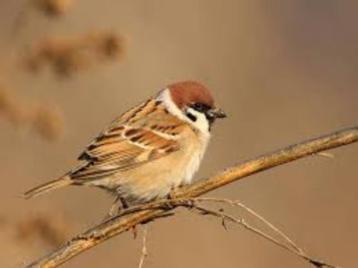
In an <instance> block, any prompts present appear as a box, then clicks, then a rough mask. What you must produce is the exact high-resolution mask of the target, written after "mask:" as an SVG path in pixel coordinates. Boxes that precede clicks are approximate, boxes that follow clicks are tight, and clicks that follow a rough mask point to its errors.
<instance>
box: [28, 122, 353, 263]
mask: <svg viewBox="0 0 358 268" xmlns="http://www.w3.org/2000/svg"><path fill="white" fill-rule="evenodd" d="M357 141H358V126H355V127H352V128H349V129H344V130H340V131H337V132H333V133H330V134H328V135H325V136H322V137H319V138H315V139H311V140H308V141H304V142H300V143H297V144H294V145H290V146H288V147H285V148H283V149H280V150H278V151H275V152H273V153H269V154H265V155H262V156H260V157H257V158H254V159H252V160H249V161H246V162H243V163H241V164H239V165H237V166H235V167H232V168H230V169H228V170H226V171H224V172H222V173H220V174H218V175H216V176H213V177H211V178H208V179H206V180H201V181H199V182H197V183H195V184H193V185H190V186H188V187H183V188H181V189H178V190H177V191H175V193H173V198H174V199H188V198H189V199H190V198H194V197H198V196H200V195H203V194H205V193H207V192H210V191H212V190H215V189H217V188H219V187H222V186H224V185H226V184H229V183H232V182H234V181H238V180H240V179H243V178H246V177H248V176H250V175H252V174H255V173H258V172H262V171H264V170H267V169H270V168H273V167H276V166H279V165H282V164H285V163H288V162H292V161H294V160H297V159H300V158H303V157H307V156H311V155H314V154H316V153H319V152H322V151H325V150H329V149H333V148H336V147H340V146H343V145H347V144H351V143H354V142H357ZM150 205H151V204H145V205H143V207H145V206H147V207H148V206H150ZM173 208H175V207H166V208H163V207H161V208H153V209H151V210H146V211H140V210H139V211H137V212H134V213H133V214H130V215H127V216H125V217H123V215H118V216H116V217H113V218H111V219H109V220H107V221H105V222H102V223H100V224H98V225H97V226H94V227H92V228H90V229H89V230H87V231H85V232H84V233H82V234H80V235H78V236H76V237H75V238H73V239H72V240H70V241H69V242H67V243H66V244H65V245H63V246H62V247H60V248H58V249H56V250H55V251H53V252H51V253H49V254H48V255H46V256H44V257H43V258H40V259H39V260H37V261H34V262H33V263H31V264H30V265H28V266H27V267H46V268H49V267H57V266H59V265H61V264H63V263H65V262H66V261H68V260H70V259H71V258H73V257H75V256H77V255H78V254H80V253H82V252H84V251H86V250H88V249H90V248H92V247H94V246H96V245H98V244H100V243H102V242H104V241H106V240H108V239H110V238H112V237H114V236H116V235H119V234H121V233H123V232H126V231H128V230H131V229H132V228H133V227H135V226H136V225H138V224H145V223H148V222H150V221H153V220H155V219H158V218H160V217H163V216H168V215H169V216H171V215H173V213H172V210H173ZM168 212H169V213H171V214H168ZM311 264H313V265H316V266H317V267H320V266H321V267H322V265H321V264H320V263H318V262H317V263H315V261H311Z"/></svg>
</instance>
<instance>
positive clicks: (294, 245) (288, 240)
mask: <svg viewBox="0 0 358 268" xmlns="http://www.w3.org/2000/svg"><path fill="white" fill-rule="evenodd" d="M194 200H195V201H198V202H205V201H211V202H219V203H226V204H229V205H232V206H237V207H240V208H242V209H244V210H245V211H247V212H248V213H249V214H251V215H252V216H253V217H255V218H257V219H258V220H259V221H261V222H262V223H264V224H265V225H266V226H268V227H269V228H270V229H271V230H273V231H274V232H275V233H277V234H278V235H280V236H281V237H282V238H283V239H284V240H285V241H286V242H287V243H288V244H289V245H290V246H291V247H292V248H294V249H295V250H296V251H297V252H301V253H303V250H302V249H301V248H299V247H298V246H297V244H296V243H294V242H293V241H292V239H290V238H289V237H288V236H287V235H286V234H285V233H284V232H282V231H281V230H280V229H279V228H277V227H276V226H275V225H273V224H272V223H271V222H270V221H269V220H267V219H265V218H264V217H263V216H261V215H260V214H258V213H257V212H256V211H254V210H253V209H251V208H249V207H247V206H246V205H245V204H243V203H242V202H240V201H237V200H230V199H226V198H213V197H197V198H195V199H194Z"/></svg>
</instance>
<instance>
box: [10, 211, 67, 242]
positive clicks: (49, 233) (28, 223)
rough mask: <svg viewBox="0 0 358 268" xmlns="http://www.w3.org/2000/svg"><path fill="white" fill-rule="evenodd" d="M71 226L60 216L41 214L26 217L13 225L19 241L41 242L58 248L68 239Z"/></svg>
mask: <svg viewBox="0 0 358 268" xmlns="http://www.w3.org/2000/svg"><path fill="white" fill-rule="evenodd" d="M70 231H71V225H70V224H68V222H67V221H66V220H65V219H64V217H63V216H62V215H58V214H53V213H41V214H36V215H32V216H30V217H27V218H26V219H24V220H22V221H19V222H18V223H17V224H16V225H15V232H16V237H17V238H18V239H19V240H20V241H24V242H33V241H36V240H41V241H42V242H44V243H46V244H47V245H49V246H52V247H54V246H59V245H60V244H62V243H64V242H65V241H66V239H68V237H69V233H70Z"/></svg>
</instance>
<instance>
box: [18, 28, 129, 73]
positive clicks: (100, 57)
mask: <svg viewBox="0 0 358 268" xmlns="http://www.w3.org/2000/svg"><path fill="white" fill-rule="evenodd" d="M123 51H124V41H123V38H122V37H120V36H118V35H117V34H115V33H112V32H95V33H88V34H85V35H82V36H74V37H56V36H55V37H50V38H47V39H44V40H41V41H39V42H38V43H37V44H35V45H34V46H33V47H32V49H31V50H30V52H29V56H28V57H26V58H25V63H26V66H27V67H28V69H29V70H31V71H38V70H39V69H41V68H42V67H43V66H45V65H50V67H51V68H52V69H53V71H54V72H55V73H56V74H58V75H60V76H70V75H71V74H73V73H75V72H77V71H80V70H84V69H87V68H89V67H91V66H94V65H96V64H97V63H101V62H104V61H106V60H114V61H116V60H120V59H121V56H122V55H123Z"/></svg>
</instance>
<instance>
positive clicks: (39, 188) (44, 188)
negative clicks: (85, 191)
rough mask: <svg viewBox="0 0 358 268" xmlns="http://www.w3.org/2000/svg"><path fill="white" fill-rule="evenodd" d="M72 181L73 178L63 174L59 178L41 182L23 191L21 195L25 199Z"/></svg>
mask: <svg viewBox="0 0 358 268" xmlns="http://www.w3.org/2000/svg"><path fill="white" fill-rule="evenodd" d="M72 183H73V180H72V179H71V178H70V176H68V175H65V176H63V177H61V178H59V179H56V180H53V181H50V182H47V183H44V184H41V185H39V186H37V187H35V188H32V189H30V190H28V191H27V192H25V193H24V194H23V197H24V198H25V199H29V198H32V197H35V196H39V195H42V194H45V193H47V192H50V191H52V190H55V189H58V188H62V187H65V186H68V185H71V184H72Z"/></svg>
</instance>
